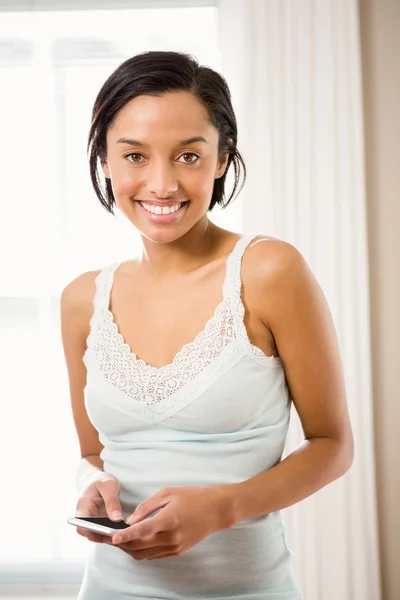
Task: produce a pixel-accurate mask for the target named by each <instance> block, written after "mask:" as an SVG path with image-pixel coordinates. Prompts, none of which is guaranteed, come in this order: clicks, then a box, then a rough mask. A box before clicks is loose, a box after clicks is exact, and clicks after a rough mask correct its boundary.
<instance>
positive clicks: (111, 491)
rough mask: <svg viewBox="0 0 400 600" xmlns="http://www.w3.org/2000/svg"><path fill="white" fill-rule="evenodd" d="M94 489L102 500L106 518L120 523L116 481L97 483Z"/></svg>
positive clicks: (118, 489)
mask: <svg viewBox="0 0 400 600" xmlns="http://www.w3.org/2000/svg"><path fill="white" fill-rule="evenodd" d="M96 487H97V489H98V491H99V493H100V494H101V496H102V498H103V500H104V506H105V508H106V511H107V515H108V518H109V519H111V520H112V521H121V520H122V519H123V516H122V508H121V504H120V501H119V491H120V487H119V483H118V481H116V480H108V481H98V482H97V483H96Z"/></svg>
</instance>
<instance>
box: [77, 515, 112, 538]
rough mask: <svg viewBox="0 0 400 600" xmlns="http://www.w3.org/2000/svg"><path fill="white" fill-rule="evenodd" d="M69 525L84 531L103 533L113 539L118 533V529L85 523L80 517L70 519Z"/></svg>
mask: <svg viewBox="0 0 400 600" xmlns="http://www.w3.org/2000/svg"><path fill="white" fill-rule="evenodd" d="M68 523H69V524H70V525H75V527H83V529H88V530H89V531H93V532H94V533H102V534H103V535H108V536H110V537H112V536H113V535H114V533H116V532H117V531H118V529H111V527H106V526H105V525H98V524H97V523H90V522H89V521H84V520H83V519H80V518H79V517H70V518H69V519H68Z"/></svg>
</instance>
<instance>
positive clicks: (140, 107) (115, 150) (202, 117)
mask: <svg viewBox="0 0 400 600" xmlns="http://www.w3.org/2000/svg"><path fill="white" fill-rule="evenodd" d="M218 140H219V135H218V131H217V130H216V129H215V127H214V126H213V125H212V124H211V123H210V121H209V117H208V113H207V111H206V109H205V108H204V106H203V105H202V104H201V102H200V101H199V100H198V99H197V98H196V97H195V96H193V95H192V94H190V93H188V92H169V93H166V94H164V95H163V96H138V97H136V98H134V99H133V100H131V101H130V102H128V103H127V104H126V105H125V106H124V107H123V108H122V109H121V110H120V111H119V113H118V114H117V116H116V118H115V119H114V121H113V123H112V124H111V126H110V127H109V129H108V132H107V159H106V162H104V163H103V165H102V166H103V171H104V174H105V176H106V177H109V178H110V180H111V185H112V189H113V193H114V197H115V202H116V205H117V207H118V208H119V209H120V210H121V211H122V212H123V213H124V214H125V216H126V217H127V218H128V219H129V220H130V221H131V222H132V223H133V225H134V226H135V227H136V228H137V229H138V230H139V231H140V233H141V234H142V235H144V236H145V237H147V238H149V239H150V240H153V241H155V242H159V243H160V242H161V243H166V242H172V241H174V240H176V239H178V238H180V237H182V236H183V235H185V234H186V233H187V232H188V231H190V230H191V229H192V227H194V225H196V224H197V223H199V221H201V220H203V219H206V220H207V210H208V207H209V205H210V202H211V197H212V191H213V186H214V180H215V179H217V178H219V177H221V176H222V175H223V173H224V171H225V168H226V164H227V159H228V155H224V156H223V157H222V158H221V160H219V157H218ZM182 203H183V204H182ZM143 205H144V206H143ZM178 205H179V208H178ZM177 208H178V210H176V209H177ZM171 211H172V212H171ZM160 212H161V213H162V214H157V213H160ZM165 213H168V214H165Z"/></svg>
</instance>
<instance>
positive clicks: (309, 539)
mask: <svg viewBox="0 0 400 600" xmlns="http://www.w3.org/2000/svg"><path fill="white" fill-rule="evenodd" d="M218 6H219V38H220V50H221V60H222V72H223V74H224V75H225V76H226V78H227V80H228V82H229V84H230V87H231V90H232V95H233V102H234V107H235V109H236V113H237V117H238V125H239V148H240V149H241V150H242V151H243V155H244V158H245V161H246V163H247V167H248V180H247V183H246V186H245V188H244V190H243V192H242V194H241V199H240V201H238V203H237V205H236V208H235V210H236V211H237V210H240V211H241V213H242V223H243V227H242V228H243V230H244V231H245V232H250V233H252V232H254V233H256V232H262V233H266V234H269V235H273V236H276V237H280V238H281V239H284V240H286V241H289V242H291V243H292V244H294V245H295V246H296V247H297V248H298V249H299V250H300V251H301V252H302V254H303V255H304V256H305V258H306V260H307V261H308V263H309V265H310V266H311V268H312V270H313V272H314V274H315V275H316V277H317V279H318V281H319V282H320V284H321V286H322V288H323V290H324V292H325V294H326V296H327V299H328V302H329V305H330V307H331V311H332V314H333V317H334V320H335V324H336V328H337V332H338V336H339V341H340V346H341V353H342V360H343V365H344V369H345V375H346V383H347V393H348V401H349V408H350V413H351V420H352V425H353V430H354V435H355V445H356V457H355V462H354V464H353V467H352V469H351V470H350V471H349V473H348V474H346V476H345V477H343V478H341V479H340V480H338V481H337V482H335V483H333V484H331V485H329V486H328V487H326V488H325V489H323V490H321V491H320V492H318V493H317V494H315V495H314V496H313V497H311V498H309V499H307V500H305V501H303V502H301V503H300V504H298V505H296V506H294V507H291V508H289V509H287V510H285V511H284V517H285V520H286V523H287V528H288V532H289V539H290V542H291V546H292V549H293V551H294V553H295V562H296V567H297V572H298V575H299V578H300V582H301V585H302V589H303V593H304V598H305V599H306V600H338V599H339V598H340V600H379V599H380V597H381V594H380V576H379V572H380V570H379V562H378V555H379V553H378V535H377V510H376V498H375V496H376V494H375V479H374V452H373V430H372V397H371V395H372V386H371V365H370V332H369V299H368V265H367V247H366V216H365V212H366V211H365V197H364V164H363V116H362V102H361V98H362V94H361V85H362V82H361V67H360V63H361V61H360V48H359V28H358V6H357V1H356V0H302V1H300V0H219V2H218ZM304 351H305V352H306V351H307V348H304ZM301 438H302V434H301V429H300V425H299V420H298V418H297V416H296V415H295V414H293V419H292V423H291V427H290V433H289V439H288V445H287V449H286V453H287V452H290V451H291V450H292V449H293V448H294V447H295V446H296V445H297V444H298V443H299V442H300V441H301Z"/></svg>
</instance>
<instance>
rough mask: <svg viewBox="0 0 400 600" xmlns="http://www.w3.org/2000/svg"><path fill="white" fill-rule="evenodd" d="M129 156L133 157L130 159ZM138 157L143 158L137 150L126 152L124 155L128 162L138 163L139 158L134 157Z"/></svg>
mask: <svg viewBox="0 0 400 600" xmlns="http://www.w3.org/2000/svg"><path fill="white" fill-rule="evenodd" d="M130 157H133V159H132V160H131V158H130ZM138 157H139V158H140V157H142V158H143V154H138V153H137V152H131V153H130V154H127V155H126V156H125V158H127V159H128V160H129V162H132V163H139V162H141V161H140V160H136V158H138Z"/></svg>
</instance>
